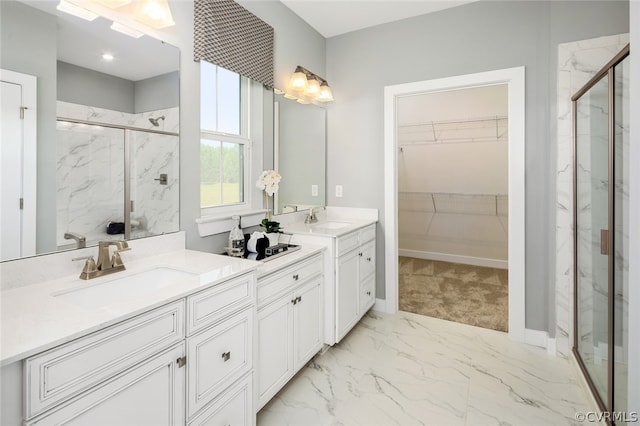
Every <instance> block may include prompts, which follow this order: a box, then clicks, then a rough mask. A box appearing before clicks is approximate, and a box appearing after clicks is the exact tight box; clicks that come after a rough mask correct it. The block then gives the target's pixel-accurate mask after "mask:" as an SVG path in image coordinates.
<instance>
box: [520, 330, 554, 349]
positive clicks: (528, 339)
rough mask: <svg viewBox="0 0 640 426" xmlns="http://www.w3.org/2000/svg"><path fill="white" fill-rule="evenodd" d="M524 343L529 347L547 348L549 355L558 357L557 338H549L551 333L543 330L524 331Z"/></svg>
mask: <svg viewBox="0 0 640 426" xmlns="http://www.w3.org/2000/svg"><path fill="white" fill-rule="evenodd" d="M524 342H525V343H526V344H527V345H532V346H539V347H541V348H545V349H546V350H547V353H548V354H549V355H553V356H556V355H557V346H556V339H555V337H549V333H547V332H546V331H541V330H531V329H528V328H525V329H524Z"/></svg>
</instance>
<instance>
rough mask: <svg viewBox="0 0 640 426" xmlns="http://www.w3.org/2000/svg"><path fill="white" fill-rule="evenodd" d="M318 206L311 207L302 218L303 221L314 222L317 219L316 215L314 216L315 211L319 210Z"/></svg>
mask: <svg viewBox="0 0 640 426" xmlns="http://www.w3.org/2000/svg"><path fill="white" fill-rule="evenodd" d="M319 209H320V207H311V208H310V209H309V214H308V215H307V217H305V218H304V223H316V222H317V221H318V217H317V216H316V211H317V210H319Z"/></svg>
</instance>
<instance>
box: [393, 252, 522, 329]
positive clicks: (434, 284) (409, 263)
mask: <svg viewBox="0 0 640 426" xmlns="http://www.w3.org/2000/svg"><path fill="white" fill-rule="evenodd" d="M398 270H399V275H400V277H399V278H400V279H399V281H398V282H399V289H398V293H399V298H400V310H401V311H407V312H413V313H416V314H421V315H427V316H430V317H434V318H441V319H444V320H449V321H455V322H459V323H464V324H470V325H475V326H478V327H483V328H489V329H492V330H498V331H507V325H508V316H509V310H508V281H507V280H508V275H507V270H506V269H496V268H487V267H482V266H472V265H463V264H459V263H449V262H440V261H436V260H424V259H415V258H411V257H400V258H399V260H398Z"/></svg>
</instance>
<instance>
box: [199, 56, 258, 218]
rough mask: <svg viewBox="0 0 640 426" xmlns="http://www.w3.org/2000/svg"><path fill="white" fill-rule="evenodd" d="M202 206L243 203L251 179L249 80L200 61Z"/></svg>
mask: <svg viewBox="0 0 640 426" xmlns="http://www.w3.org/2000/svg"><path fill="white" fill-rule="evenodd" d="M200 84H201V86H200V94H201V102H200V111H201V113H200V127H201V130H200V207H201V209H205V210H207V212H208V213H211V212H212V211H211V210H210V209H213V208H219V207H223V206H236V207H240V205H243V204H245V203H246V201H247V193H248V188H247V182H248V180H249V171H250V162H249V160H250V159H249V154H248V153H249V148H250V146H251V141H250V139H249V122H248V116H249V114H248V109H249V96H248V92H249V84H248V80H247V79H246V78H244V77H241V76H240V75H238V74H236V73H234V72H231V71H229V70H226V69H224V68H221V67H218V66H216V65H213V64H210V63H207V62H205V61H201V62H200Z"/></svg>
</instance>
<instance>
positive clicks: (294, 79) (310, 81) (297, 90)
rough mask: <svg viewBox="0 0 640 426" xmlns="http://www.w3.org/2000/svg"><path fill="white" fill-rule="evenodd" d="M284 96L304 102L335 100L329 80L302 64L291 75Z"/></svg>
mask: <svg viewBox="0 0 640 426" xmlns="http://www.w3.org/2000/svg"><path fill="white" fill-rule="evenodd" d="M284 97H285V98H287V99H295V100H297V101H298V102H299V103H304V104H308V103H316V102H331V101H333V93H332V92H331V88H330V87H329V83H327V80H325V79H324V78H322V77H319V76H317V75H316V74H314V73H312V72H311V71H309V70H308V69H306V68H304V67H301V66H300V65H298V66H297V67H296V69H295V71H294V73H293V75H292V76H291V79H290V80H289V85H288V86H287V89H286V90H285V91H284Z"/></svg>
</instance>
